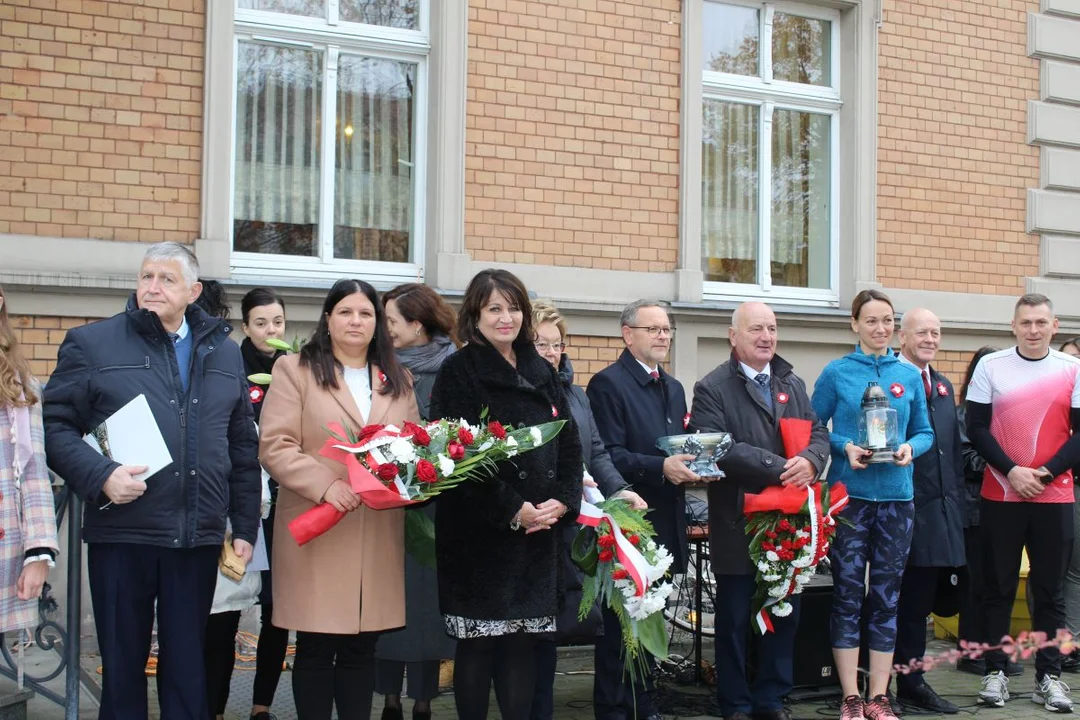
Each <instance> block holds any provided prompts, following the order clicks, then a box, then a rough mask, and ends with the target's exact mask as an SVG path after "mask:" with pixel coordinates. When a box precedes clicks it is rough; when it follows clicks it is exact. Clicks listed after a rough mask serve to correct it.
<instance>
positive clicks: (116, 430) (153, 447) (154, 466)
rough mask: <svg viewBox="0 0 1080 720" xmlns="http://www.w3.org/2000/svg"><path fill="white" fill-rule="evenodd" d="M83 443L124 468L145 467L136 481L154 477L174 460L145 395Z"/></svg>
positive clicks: (128, 405) (98, 428) (138, 397)
mask: <svg viewBox="0 0 1080 720" xmlns="http://www.w3.org/2000/svg"><path fill="white" fill-rule="evenodd" d="M83 440H84V441H86V444H87V445H89V446H90V447H92V448H94V450H97V451H98V452H99V453H101V454H102V455H105V456H106V457H108V458H111V459H112V460H115V461H116V462H118V463H120V464H121V465H145V466H146V468H147V470H146V472H144V473H142V474H141V475H137V476H134V477H135V479H136V480H145V479H146V478H149V477H151V476H153V475H154V474H155V473H157V472H160V471H161V470H164V469H165V468H167V467H168V466H169V465H171V464H172V461H173V458H172V454H171V453H170V452H169V448H168V446H167V445H166V444H165V438H163V437H162V436H161V429H160V428H159V427H158V424H157V421H156V420H155V419H154V413H153V412H151V411H150V404H149V403H147V402H146V396H145V395H138V396H136V397H135V399H134V400H132V401H131V402H129V403H128V404H127V405H125V406H124V407H122V408H120V409H119V410H117V411H116V412H114V413H113V414H112V415H110V416H109V417H108V418H106V419H105V421H104V422H103V423H101V424H100V425H98V426H97V428H95V429H94V430H92V431H91V432H90V433H88V434H87V435H85V436H84V437H83Z"/></svg>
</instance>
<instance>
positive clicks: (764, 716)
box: [754, 708, 791, 720]
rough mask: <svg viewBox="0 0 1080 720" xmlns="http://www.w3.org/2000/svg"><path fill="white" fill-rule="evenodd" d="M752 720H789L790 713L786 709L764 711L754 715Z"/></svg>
mask: <svg viewBox="0 0 1080 720" xmlns="http://www.w3.org/2000/svg"><path fill="white" fill-rule="evenodd" d="M754 720H791V713H789V712H788V711H787V708H779V709H777V710H765V711H763V712H756V713H754Z"/></svg>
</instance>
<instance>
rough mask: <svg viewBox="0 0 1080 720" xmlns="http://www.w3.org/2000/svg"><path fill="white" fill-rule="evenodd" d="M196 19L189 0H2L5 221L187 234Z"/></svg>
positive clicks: (0, 220)
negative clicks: (97, 0)
mask: <svg viewBox="0 0 1080 720" xmlns="http://www.w3.org/2000/svg"><path fill="white" fill-rule="evenodd" d="M222 1H224V0H222ZM203 25H204V5H203V3H202V2H198V1H197V0H109V1H108V2H91V0H4V2H3V3H0V233H21V234H27V235H42V236H51V237H92V238H100V239H116V240H142V241H144V242H156V241H160V240H177V241H181V242H190V241H192V240H194V238H195V237H196V235H197V234H198V232H199V212H200V208H199V205H200V196H199V187H200V160H201V157H202V148H201V145H202V79H203V78H202V69H203Z"/></svg>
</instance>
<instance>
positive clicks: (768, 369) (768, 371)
mask: <svg viewBox="0 0 1080 720" xmlns="http://www.w3.org/2000/svg"><path fill="white" fill-rule="evenodd" d="M739 367H741V368H742V371H743V374H744V375H746V377H748V378H750V379H751V380H754V379H756V378H757V376H758V375H761V374H762V373H764V374H765V375H768V376H769V377H770V378H771V377H772V363H769V364H768V365H766V366H765V367H764V368H762V370H761V372H758V371H757V370H755V369H754V368H752V367H750V366H749V365H747V364H746V363H744V362H743V361H742V360H740V361H739Z"/></svg>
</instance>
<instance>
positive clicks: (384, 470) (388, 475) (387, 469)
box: [375, 463, 398, 482]
mask: <svg viewBox="0 0 1080 720" xmlns="http://www.w3.org/2000/svg"><path fill="white" fill-rule="evenodd" d="M375 474H376V475H378V476H379V479H380V480H382V481H383V482H392V481H393V480H394V478H396V477H397V476H398V469H397V465H395V464H394V463H383V464H382V465H380V466H379V467H377V468H375Z"/></svg>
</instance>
